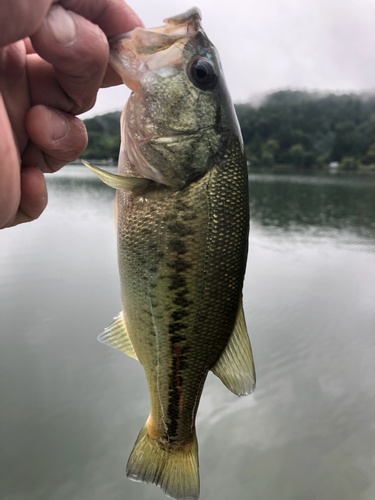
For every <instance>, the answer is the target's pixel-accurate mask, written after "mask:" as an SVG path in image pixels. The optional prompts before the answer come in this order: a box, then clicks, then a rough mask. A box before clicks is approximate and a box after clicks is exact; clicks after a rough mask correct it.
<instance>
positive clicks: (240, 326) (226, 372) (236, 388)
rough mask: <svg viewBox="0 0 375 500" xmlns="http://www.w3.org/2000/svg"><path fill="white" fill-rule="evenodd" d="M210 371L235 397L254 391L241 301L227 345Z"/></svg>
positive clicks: (252, 370) (249, 346) (251, 364)
mask: <svg viewBox="0 0 375 500" xmlns="http://www.w3.org/2000/svg"><path fill="white" fill-rule="evenodd" d="M211 371H212V372H213V373H214V374H215V375H216V376H217V377H219V379H220V380H221V381H222V382H223V384H224V385H226V386H227V387H228V389H229V390H230V391H232V392H233V393H234V394H236V395H237V396H246V395H247V394H250V393H251V392H253V390H254V389H255V368H254V360H253V353H252V349H251V344H250V339H249V336H248V334H247V328H246V322H245V315H244V312H243V305H242V299H241V302H240V307H239V308H238V313H237V318H236V323H235V325H234V329H233V332H232V335H231V336H230V338H229V341H228V344H227V346H226V348H225V349H224V351H223V352H222V354H221V356H220V358H219V359H218V360H217V361H216V363H215V364H214V366H213V367H212V368H211Z"/></svg>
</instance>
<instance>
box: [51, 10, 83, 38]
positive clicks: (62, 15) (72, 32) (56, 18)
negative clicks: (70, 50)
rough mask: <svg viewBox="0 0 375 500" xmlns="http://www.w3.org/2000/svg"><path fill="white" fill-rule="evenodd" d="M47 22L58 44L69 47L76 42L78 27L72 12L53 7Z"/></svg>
mask: <svg viewBox="0 0 375 500" xmlns="http://www.w3.org/2000/svg"><path fill="white" fill-rule="evenodd" d="M46 22H47V23H48V25H49V27H50V29H51V31H52V33H53V35H54V37H55V39H56V41H57V42H58V43H61V44H62V45H65V46H67V45H71V44H72V43H73V42H74V41H75V39H76V35H77V26H76V23H75V21H74V17H73V14H72V13H71V12H70V11H68V10H65V9H63V8H62V7H61V6H60V5H52V7H51V8H50V10H49V12H48V14H47V17H46Z"/></svg>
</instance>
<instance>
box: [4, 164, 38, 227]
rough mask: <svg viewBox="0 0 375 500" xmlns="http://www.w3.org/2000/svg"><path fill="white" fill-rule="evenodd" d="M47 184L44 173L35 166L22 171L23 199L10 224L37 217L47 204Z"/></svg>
mask: <svg viewBox="0 0 375 500" xmlns="http://www.w3.org/2000/svg"><path fill="white" fill-rule="evenodd" d="M47 201H48V196H47V186H46V180H45V178H44V175H43V174H42V172H41V171H40V170H38V169H37V168H34V167H27V168H23V169H22V172H21V200H20V205H19V208H18V211H17V214H16V216H15V218H14V220H13V221H12V223H11V224H9V226H8V227H10V226H16V225H17V224H22V223H23V222H30V221H33V220H35V219H37V218H38V217H39V216H40V215H41V214H42V213H43V211H44V209H45V208H46V206H47Z"/></svg>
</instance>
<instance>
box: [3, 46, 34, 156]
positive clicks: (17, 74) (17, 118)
mask: <svg viewBox="0 0 375 500" xmlns="http://www.w3.org/2000/svg"><path fill="white" fill-rule="evenodd" d="M25 61H26V49H25V44H24V42H23V41H22V40H20V41H19V42H15V43H12V44H10V45H8V46H7V47H4V48H3V49H1V50H0V67H1V70H0V91H1V93H2V96H3V100H4V103H5V106H6V108H7V113H8V117H9V121H10V123H11V125H12V129H13V133H14V135H15V137H16V141H17V146H18V148H19V150H20V151H22V150H23V149H24V148H25V146H26V144H27V140H28V138H27V136H26V133H25V126H24V122H25V114H26V110H27V109H28V108H29V106H30V102H29V89H28V86H29V84H28V81H27V75H26V72H25Z"/></svg>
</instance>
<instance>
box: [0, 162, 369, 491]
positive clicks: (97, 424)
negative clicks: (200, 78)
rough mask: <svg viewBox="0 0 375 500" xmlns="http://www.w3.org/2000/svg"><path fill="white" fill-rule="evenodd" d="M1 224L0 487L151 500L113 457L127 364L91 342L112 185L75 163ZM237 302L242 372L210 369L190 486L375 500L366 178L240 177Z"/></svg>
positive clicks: (135, 388) (108, 268)
mask: <svg viewBox="0 0 375 500" xmlns="http://www.w3.org/2000/svg"><path fill="white" fill-rule="evenodd" d="M48 184H49V199H50V201H49V206H48V208H47V210H46V212H45V214H43V215H42V217H41V218H40V219H39V220H38V221H36V222H34V223H32V224H25V225H23V226H19V227H16V228H12V229H8V230H4V231H1V232H0V329H1V335H0V407H1V411H0V438H1V446H0V498H1V499H2V500H39V499H41V500H120V499H126V500H151V499H153V500H161V499H163V498H165V497H164V495H163V494H162V492H161V491H160V490H159V489H157V488H156V487H155V486H151V485H143V484H138V483H133V482H131V481H129V480H128V479H127V478H126V475H125V466H126V462H127V459H128V456H129V454H130V452H131V450H132V447H133V444H134V441H135V439H136V437H137V434H138V432H139V430H140V429H141V427H142V426H143V425H144V422H145V420H146V418H147V416H148V413H149V397H148V390H147V386H146V381H145V376H144V373H143V370H142V367H141V366H140V365H139V363H137V362H136V361H135V360H133V359H131V358H128V357H127V356H125V355H124V354H122V353H120V352H117V351H116V350H114V349H110V348H108V347H107V346H104V345H102V344H99V343H98V342H97V341H96V336H97V334H99V333H100V332H101V331H102V330H103V328H104V327H105V326H106V325H107V324H108V323H110V322H111V320H112V318H113V316H115V315H116V314H117V313H118V312H119V311H120V308H121V306H120V295H119V281H118V273H117V257H116V244H115V235H114V209H113V205H114V195H115V194H114V191H113V190H111V189H110V188H107V187H106V186H104V185H102V184H101V183H100V181H98V180H97V179H96V178H94V176H93V175H92V174H91V173H90V172H88V171H87V170H85V169H84V168H82V167H67V168H65V169H63V171H62V172H60V173H58V174H55V175H53V176H51V177H48ZM250 193H251V195H250V198H251V217H252V220H251V236H250V253H249V262H248V271H247V275H246V280H245V287H244V305H245V314H246V317H247V323H248V329H249V333H250V337H251V341H252V345H253V349H254V356H255V362H256V369H257V377H258V384H257V389H256V391H255V393H254V394H252V395H250V396H247V397H245V398H237V397H236V396H234V395H233V394H231V393H230V392H229V391H228V390H227V389H226V388H225V387H224V386H223V385H222V384H221V382H220V381H219V380H217V379H216V378H215V377H214V376H213V375H210V376H209V377H208V380H207V383H206V386H205V389H204V392H203V396H202V400H201V404H200V408H199V411H198V419H197V432H198V439H199V446H200V449H199V456H200V471H201V499H202V500H228V499H231V500H247V499H249V500H250V499H251V500H276V499H277V500H374V498H375V177H374V176H360V175H346V176H342V175H335V176H334V175H329V174H326V175H323V174H322V175H319V176H317V175H312V174H311V175H304V176H299V175H270V174H251V175H250Z"/></svg>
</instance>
